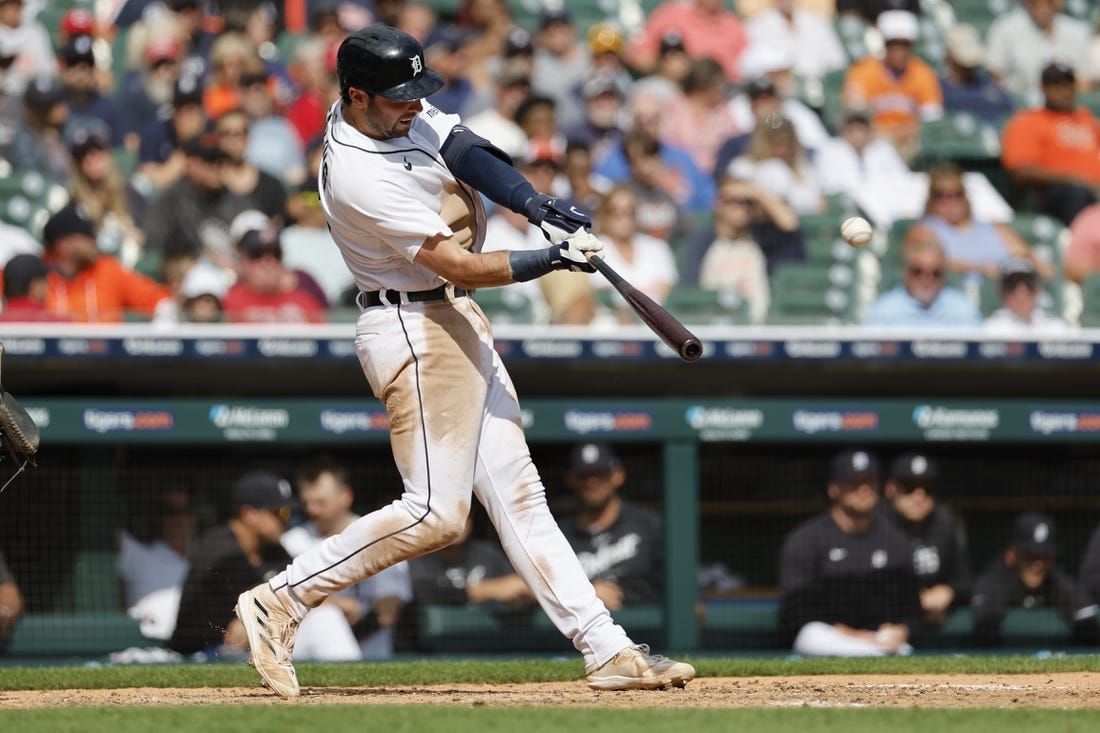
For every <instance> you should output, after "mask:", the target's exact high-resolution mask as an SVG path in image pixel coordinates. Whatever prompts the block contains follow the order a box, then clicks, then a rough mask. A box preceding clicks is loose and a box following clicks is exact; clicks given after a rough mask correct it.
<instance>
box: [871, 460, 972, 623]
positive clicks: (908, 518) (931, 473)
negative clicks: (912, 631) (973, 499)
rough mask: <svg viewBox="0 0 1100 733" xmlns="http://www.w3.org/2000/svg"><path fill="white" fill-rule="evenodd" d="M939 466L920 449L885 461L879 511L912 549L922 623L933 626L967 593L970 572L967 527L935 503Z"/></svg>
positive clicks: (964, 598)
mask: <svg viewBox="0 0 1100 733" xmlns="http://www.w3.org/2000/svg"><path fill="white" fill-rule="evenodd" d="M939 489H940V483H939V466H938V464H937V462H936V460H935V459H934V458H931V457H929V456H928V455H926V454H924V453H905V454H903V455H900V456H898V457H897V458H896V459H895V460H894V462H893V463H892V464H891V465H890V473H889V476H888V478H887V480H886V487H885V490H884V493H885V496H886V501H885V502H884V503H883V504H882V513H883V515H884V517H885V518H886V519H887V521H889V522H891V523H892V524H894V525H895V526H896V527H897V528H898V529H900V530H901V531H902V532H903V533H904V534H905V536H906V537H908V538H909V542H910V544H911V545H912V548H913V570H914V571H915V572H916V574H917V581H918V584H919V586H920V605H921V610H922V611H923V612H924V623H925V624H926V625H927V626H929V627H933V628H934V627H938V626H941V625H943V623H944V621H946V620H947V617H948V614H949V613H950V612H951V610H952V609H954V608H956V607H957V606H958V605H959V604H965V603H966V602H967V600H968V598H969V595H970V588H971V585H972V584H973V575H972V573H971V570H970V559H969V557H968V554H967V553H968V550H967V541H966V528H965V527H964V526H963V524H962V522H960V521H959V520H958V518H957V517H956V516H955V514H954V512H952V511H951V509H950V507H948V506H946V505H945V504H943V503H942V502H940V501H939V493H940V492H939Z"/></svg>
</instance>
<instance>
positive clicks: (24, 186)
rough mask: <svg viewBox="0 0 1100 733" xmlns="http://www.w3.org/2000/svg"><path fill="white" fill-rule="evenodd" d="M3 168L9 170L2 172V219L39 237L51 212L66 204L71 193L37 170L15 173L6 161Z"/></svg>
mask: <svg viewBox="0 0 1100 733" xmlns="http://www.w3.org/2000/svg"><path fill="white" fill-rule="evenodd" d="M0 168H3V169H6V171H0V220H3V221H5V222H7V223H8V224H14V225H15V226H18V227H22V228H23V229H26V230H27V231H28V232H30V233H31V234H33V235H35V236H38V234H39V233H40V232H41V229H42V227H43V226H44V225H45V223H46V220H47V219H49V217H50V212H51V211H56V210H57V209H59V208H60V207H61V206H64V204H65V201H66V200H67V199H68V192H67V191H66V190H65V189H64V188H63V187H61V186H58V185H56V184H53V183H50V182H49V181H47V180H46V179H45V178H44V177H43V176H42V174H41V173H38V172H37V171H29V172H25V173H24V172H13V171H11V166H10V165H9V164H8V163H7V161H2V163H0ZM4 173H6V175H4Z"/></svg>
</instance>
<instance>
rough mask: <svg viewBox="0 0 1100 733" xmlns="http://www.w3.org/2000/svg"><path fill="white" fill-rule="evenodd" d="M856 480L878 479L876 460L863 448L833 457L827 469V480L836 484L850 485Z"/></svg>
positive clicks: (874, 480)
mask: <svg viewBox="0 0 1100 733" xmlns="http://www.w3.org/2000/svg"><path fill="white" fill-rule="evenodd" d="M857 479H870V480H871V481H873V482H875V483H877V482H878V479H879V467H878V459H877V458H875V456H874V454H873V453H871V452H870V451H867V450H864V449H863V448H852V449H850V450H846V451H843V452H841V453H838V454H837V455H835V456H833V460H832V463H831V464H830V467H829V480H830V481H832V482H833V483H836V484H850V483H853V482H855V481H856V480H857Z"/></svg>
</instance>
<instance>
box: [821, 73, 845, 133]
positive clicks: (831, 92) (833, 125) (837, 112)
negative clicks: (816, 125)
mask: <svg viewBox="0 0 1100 733" xmlns="http://www.w3.org/2000/svg"><path fill="white" fill-rule="evenodd" d="M847 73H848V71H847V69H838V70H836V71H830V72H829V73H828V74H826V75H825V76H824V77H823V78H822V80H821V83H822V86H823V87H824V90H823V93H824V96H825V104H824V106H823V107H822V109H821V119H822V121H823V122H824V123H825V126H826V127H827V128H829V132H831V133H833V134H834V135H835V134H836V132H837V130H839V129H840V123H841V122H842V121H843V119H844V99H843V97H842V96H841V92H842V91H843V89H844V75H845V74H847Z"/></svg>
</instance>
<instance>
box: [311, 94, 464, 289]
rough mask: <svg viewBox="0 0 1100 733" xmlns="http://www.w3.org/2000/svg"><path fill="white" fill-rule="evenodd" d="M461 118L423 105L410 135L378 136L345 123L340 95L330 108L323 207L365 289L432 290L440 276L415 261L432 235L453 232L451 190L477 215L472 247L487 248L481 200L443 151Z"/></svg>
mask: <svg viewBox="0 0 1100 733" xmlns="http://www.w3.org/2000/svg"><path fill="white" fill-rule="evenodd" d="M458 122H459V118H458V115H450V114H445V113H443V112H441V111H440V110H439V109H437V108H435V107H433V106H431V105H430V104H428V103H427V102H425V103H424V111H423V112H421V113H420V114H419V115H417V117H416V119H415V120H414V121H413V125H412V129H411V130H410V131H409V134H408V135H407V136H405V137H399V138H395V139H392V140H375V139H374V138H371V137H367V136H366V135H364V134H363V133H361V132H359V131H358V130H356V129H355V128H354V127H352V126H351V125H350V124H348V123H347V121H345V120H344V115H343V113H342V112H341V102H340V101H339V100H338V101H337V102H336V103H335V104H333V105H332V109H331V110H329V117H328V124H327V126H326V131H325V153H324V158H323V161H322V163H321V173H320V181H319V186H318V188H319V189H320V195H321V206H322V208H323V209H324V211H325V216H326V218H327V219H328V224H329V230H330V231H331V232H332V238H333V239H334V240H335V241H336V244H337V246H339V247H340V252H341V254H343V256H344V261H345V262H346V263H347V265H348V269H349V270H351V274H352V276H353V277H354V278H355V283H356V285H358V287H359V289H360V290H365V291H373V290H380V289H382V288H392V289H394V290H406V291H408V290H431V289H432V288H436V287H439V286H440V285H442V284H443V283H444V280H443V279H442V278H441V277H439V275H437V274H435V273H434V272H432V271H431V270H429V269H428V268H426V267H422V266H421V265H418V264H416V263H415V262H413V259H414V258H415V257H416V255H417V253H418V252H419V251H420V246H421V245H422V244H423V243H424V240H425V239H427V238H428V237H432V236H435V235H437V234H442V235H445V236H451V235H452V234H454V232H453V231H452V229H451V227H450V224H449V223H448V222H446V221H444V220H443V218H442V217H441V216H440V208H441V206H442V203H443V200H444V198H445V197H446V196H447V195H450V194H454V193H456V192H458V191H460V190H461V191H463V192H465V194H466V196H467V197H468V201H469V202H470V203H471V204H472V205H473V207H474V211H475V215H476V219H477V221H476V225H475V226H474V232H475V233H476V235H477V236H476V239H475V241H474V242H473V246H472V250H473V251H475V252H478V251H480V250H481V244H482V241H483V239H484V236H485V207H484V205H483V204H482V202H481V197H480V196H479V195H478V194H477V193H476V192H473V191H472V190H471V189H470V188H469V187H467V186H466V185H465V184H463V183H461V182H459V181H457V180H455V177H454V176H453V175H452V174H451V171H450V170H448V169H447V166H446V165H445V164H444V163H443V159H442V158H441V157H440V155H439V148H440V146H441V145H442V144H443V141H444V140H446V139H447V135H448V134H449V133H450V131H451V128H453V127H454V126H455V125H457V124H458ZM334 191H338V192H339V196H334V195H333V192H334Z"/></svg>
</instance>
